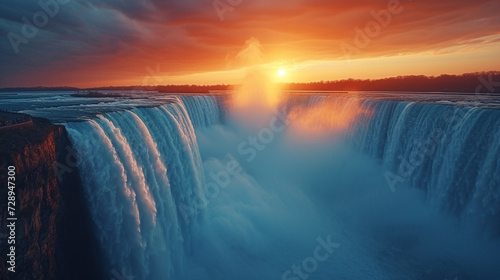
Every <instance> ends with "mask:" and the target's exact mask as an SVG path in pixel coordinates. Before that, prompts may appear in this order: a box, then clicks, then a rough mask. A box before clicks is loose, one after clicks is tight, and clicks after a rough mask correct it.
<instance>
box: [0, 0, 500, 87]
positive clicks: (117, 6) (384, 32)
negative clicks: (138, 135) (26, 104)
mask: <svg viewBox="0 0 500 280" xmlns="http://www.w3.org/2000/svg"><path fill="white" fill-rule="evenodd" d="M56 1H58V2H56ZM40 3H47V5H45V6H44V5H40V4H38V1H2V2H1V3H0V32H1V36H2V39H1V40H0V50H1V54H0V87H12V86H77V87H91V86H117V85H156V84H185V83H189V84H221V83H225V84H228V83H238V82H239V80H241V78H242V76H243V75H244V71H242V69H243V67H245V66H247V65H248V63H249V62H248V60H249V59H250V60H252V61H253V62H252V63H258V64H259V65H260V66H261V67H263V68H265V69H267V70H269V73H272V74H273V75H274V76H275V78H276V79H277V80H278V81H282V82H310V81H320V80H336V79H344V78H382V77H389V76H398V75H411V74H424V75H438V74H444V73H446V74H459V73H464V72H476V71H489V70H500V67H499V66H500V16H499V15H500V2H499V1H498V0H491V1H490V0H479V1H470V0H469V1H466V0H444V1H429V0H413V1H411V0H402V1H401V2H399V1H396V0H361V1H335V0H333V1H332V0H273V1H270V0H221V1H212V0H182V1H181V0H175V1H172V0H141V1H130V0H114V1H104V0H89V1H80V0H72V1H70V0H42V1H41V2H40ZM388 15H390V18H389V17H388ZM377 17H378V19H377ZM25 22H28V23H29V24H35V25H38V26H39V28H37V29H38V30H36V33H35V32H34V31H33V30H34V29H33V28H32V27H29V26H28V25H27V24H26V23H25ZM30 32H31V33H30ZM360 34H361V35H360ZM248 42H253V43H255V45H256V46H257V48H258V49H259V51H260V52H261V55H259V57H251V58H246V59H242V57H241V51H242V49H244V48H245V46H248V45H247V44H248ZM278 73H279V74H278Z"/></svg>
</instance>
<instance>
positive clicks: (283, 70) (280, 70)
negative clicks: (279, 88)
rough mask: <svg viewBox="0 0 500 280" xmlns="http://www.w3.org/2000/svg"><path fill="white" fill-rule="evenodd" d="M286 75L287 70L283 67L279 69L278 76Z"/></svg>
mask: <svg viewBox="0 0 500 280" xmlns="http://www.w3.org/2000/svg"><path fill="white" fill-rule="evenodd" d="M285 75H286V70H285V69H283V68H281V69H279V70H278V77H285Z"/></svg>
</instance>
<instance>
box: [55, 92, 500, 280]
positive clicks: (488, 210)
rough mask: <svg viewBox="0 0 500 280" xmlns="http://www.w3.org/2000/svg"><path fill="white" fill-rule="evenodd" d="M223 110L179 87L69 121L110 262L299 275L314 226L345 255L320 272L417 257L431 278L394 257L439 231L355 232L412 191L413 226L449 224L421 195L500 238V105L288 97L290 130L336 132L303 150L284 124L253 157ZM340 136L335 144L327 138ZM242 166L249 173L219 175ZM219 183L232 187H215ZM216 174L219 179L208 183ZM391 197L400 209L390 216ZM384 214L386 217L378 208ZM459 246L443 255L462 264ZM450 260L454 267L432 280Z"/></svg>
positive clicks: (146, 272) (178, 273)
mask: <svg viewBox="0 0 500 280" xmlns="http://www.w3.org/2000/svg"><path fill="white" fill-rule="evenodd" d="M225 106H227V104H225V102H224V98H222V97H212V96H185V97H176V98H175V99H174V102H171V103H169V104H165V105H162V106H158V107H152V108H135V109H130V110H122V111H118V112H111V113H105V114H101V115H98V116H97V117H96V118H93V119H92V120H88V121H82V122H68V123H66V124H65V125H66V128H67V130H68V133H69V135H70V139H71V141H72V142H73V145H74V146H75V148H76V150H77V152H78V155H79V158H80V164H79V171H80V173H81V177H82V181H83V184H84V187H85V189H86V199H87V201H88V203H89V206H90V209H91V215H92V217H93V221H94V224H95V231H96V232H97V236H98V238H99V241H100V244H101V248H102V251H103V253H104V255H105V257H106V259H107V260H108V261H109V263H110V268H109V269H110V270H112V271H115V272H116V271H118V272H122V271H123V272H124V273H127V274H128V275H133V276H134V277H136V279H236V278H238V279H268V278H273V277H272V275H274V278H273V279H279V278H280V277H282V278H281V279H295V278H288V277H286V275H290V274H289V273H288V272H287V269H289V267H290V266H291V265H293V264H294V263H295V262H296V261H298V260H301V259H304V258H306V257H307V254H311V252H310V251H311V250H310V249H311V247H310V246H313V247H312V249H314V246H316V245H314V244H312V243H311V242H313V243H314V242H315V241H316V240H323V239H321V238H322V237H321V238H320V237H318V235H316V234H325V235H324V236H325V237H326V236H328V238H330V235H327V234H331V235H332V236H333V237H332V238H335V241H338V242H339V244H342V247H339V250H344V251H342V253H339V254H338V255H337V256H336V257H332V259H329V260H328V261H327V262H326V263H324V264H318V266H319V265H321V266H322V268H319V269H320V272H318V275H320V276H322V278H321V277H320V278H318V279H337V278H338V279H354V278H367V277H371V278H373V279H400V276H401V275H402V274H401V273H406V272H408V271H407V269H408V266H411V265H413V264H414V263H418V264H419V266H421V267H418V268H413V267H412V269H415V271H417V272H415V271H412V272H411V273H409V272H408V273H409V275H410V274H411V275H414V276H415V277H416V278H415V279H425V278H426V277H429V275H427V274H425V275H424V274H422V273H423V272H422V273H421V272H420V270H423V269H421V268H422V267H424V266H425V265H427V264H426V263H425V261H422V260H421V259H419V256H420V255H418V254H416V255H414V256H412V257H413V258H411V257H408V259H405V260H401V263H398V264H393V262H394V261H395V259H398V258H399V257H398V256H400V255H398V254H401V253H400V252H401V250H402V249H399V247H398V246H399V244H400V243H397V242H399V241H400V240H401V239H404V240H417V239H419V238H420V239H421V240H420V239H419V241H418V242H421V243H422V244H424V245H426V246H427V247H432V245H429V244H432V242H434V239H432V238H430V237H427V236H426V237H422V236H419V237H415V236H414V234H416V233H414V232H406V231H404V230H406V228H407V227H406V224H404V223H403V224H396V226H397V228H400V229H402V230H396V231H391V234H389V236H391V237H394V240H391V241H387V242H388V244H389V245H387V244H385V243H384V242H386V241H380V240H379V239H378V238H376V237H374V236H378V235H377V234H379V233H377V234H374V236H371V237H370V238H366V239H361V238H360V236H362V234H361V232H365V231H366V229H363V230H360V229H358V227H360V228H363V227H364V226H365V225H370V226H371V225H374V226H373V228H370V230H369V231H368V232H371V231H372V230H375V229H377V230H378V229H379V228H380V227H381V225H380V223H382V222H381V221H383V222H384V223H385V222H386V221H385V219H386V218H388V217H392V218H394V217H396V216H394V215H395V214H398V211H400V209H397V208H396V206H395V205H400V203H401V202H400V201H399V199H407V198H408V196H409V195H411V196H413V197H411V199H410V201H408V202H406V201H405V203H403V205H402V206H401V207H403V208H404V207H408V209H406V210H403V209H401V211H402V213H417V214H416V216H418V217H417V218H415V217H412V218H409V221H408V223H409V224H412V223H414V224H418V225H419V226H421V228H423V230H425V231H428V235H429V236H434V235H433V234H435V233H436V234H444V233H443V232H448V231H442V232H440V231H439V230H438V229H434V227H435V226H436V225H440V224H441V223H442V220H440V219H441V218H438V217H436V218H435V214H429V213H434V212H432V211H431V210H429V211H428V210H427V208H425V207H424V206H421V205H420V202H421V201H424V202H425V203H427V204H429V205H431V206H432V207H433V208H434V209H439V211H441V212H442V213H446V214H449V215H451V216H453V217H455V219H456V220H458V221H459V224H460V226H461V227H462V228H471V229H474V231H476V232H479V235H482V236H483V237H486V239H493V240H495V238H497V237H498V236H499V235H500V220H499V219H498V215H499V214H500V213H499V211H500V201H499V200H500V174H499V173H498V170H500V111H496V110H491V109H478V108H469V107H458V106H453V105H440V104H429V103H415V102H405V101H390V100H381V99H380V100H377V99H369V98H357V97H350V96H338V97H333V96H296V97H291V98H288V99H287V100H286V101H284V103H283V104H282V108H281V110H282V111H284V112H286V113H285V114H287V115H288V118H287V120H288V122H289V125H288V128H287V130H290V131H294V130H298V131H300V130H303V131H307V134H308V135H309V136H310V135H313V136H314V137H317V134H315V133H316V132H317V130H316V129H319V131H322V130H331V131H332V133H331V135H330V136H332V138H331V139H329V140H328V139H327V141H324V142H321V144H319V145H320V146H321V147H320V148H318V149H316V148H308V149H310V150H311V152H305V151H306V150H304V151H297V149H295V147H294V148H293V149H291V148H290V143H289V142H287V141H288V140H287V137H288V136H289V135H288V134H287V132H283V134H282V135H276V137H274V136H273V137H272V139H271V141H274V142H272V143H269V144H268V145H267V146H265V147H264V149H262V150H263V151H265V152H264V153H261V154H260V155H259V157H256V158H257V159H256V160H255V162H252V163H247V162H246V161H245V160H244V158H243V159H242V158H241V157H240V156H241V155H238V154H235V153H234V152H235V151H236V150H237V149H236V147H238V145H239V144H240V143H241V141H244V140H245V138H241V135H242V134H244V133H247V132H248V131H245V130H242V131H238V128H236V127H235V123H234V122H233V123H230V124H227V123H226V122H225V121H226V118H228V116H227V114H226V112H225ZM255 113H256V114H258V113H259V112H255ZM266 131H267V132H268V133H273V132H272V131H271V130H269V129H268V130H266ZM253 139H257V140H258V139H259V138H258V137H254V138H253ZM338 141H342V145H341V146H339V145H334V146H333V148H332V147H330V144H329V142H332V143H333V142H338ZM318 143H319V142H318ZM325 143H326V144H325ZM266 144H267V143H266ZM213 147H217V149H215V150H212V148H213ZM249 147H250V146H249ZM350 149H352V150H353V151H351V150H350ZM224 150H227V153H226V154H223V155H220V154H219V152H220V151H224ZM262 150H259V151H256V153H257V152H260V151H262ZM307 151H309V150H307ZM204 153H205V154H204ZM231 153H233V154H231ZM264 154H265V155H264ZM267 154H269V155H267ZM289 154H290V156H288V155H289ZM204 155H205V156H206V157H204ZM329 157H331V159H329ZM301 160H303V161H304V164H302V163H301V162H300V161H301ZM230 164H231V166H232V167H231V168H228V167H227V166H230ZM308 164H309V165H308ZM282 166H283V167H282ZM360 166H363V169H360ZM236 167H239V168H240V169H242V170H243V171H242V172H241V173H238V174H236V173H235V174H232V175H231V176H229V175H228V174H226V173H224V172H225V171H224V168H226V169H225V170H228V169H230V170H233V171H234V170H236V169H237V168H236ZM327 167H328V168H332V170H327ZM285 177H290V178H285ZM365 177H366V178H365ZM224 180H226V181H225V182H227V184H223V183H220V182H221V181H224ZM308 181H310V182H308ZM309 183H310V185H309ZM217 184H219V186H220V185H224V186H223V187H221V188H219V189H217V192H214V193H215V194H214V195H212V194H207V193H206V192H207V189H206V187H207V186H212V187H213V186H216V187H217ZM411 189H414V190H418V191H420V192H421V193H423V197H419V195H418V194H415V193H413V192H411ZM212 190H213V189H212ZM365 191H368V192H367V193H363V192H365ZM373 194H375V198H373V197H370V196H372V195H373ZM366 196H368V197H369V199H368V200H366ZM370 199H371V200H370ZM351 200H352V201H351ZM377 200H378V201H377ZM387 205H391V206H390V207H393V208H390V207H389V208H387V209H389V210H390V211H389V212H384V211H388V210H387V209H385V208H384V207H386V206H387ZM298 206H300V207H298ZM302 207H303V208H302ZM398 207H399V206H398ZM411 207H414V208H411ZM410 208H411V209H410ZM377 211H380V212H381V213H383V215H385V216H383V218H380V217H372V216H373V213H378V212H377ZM420 213H422V214H420ZM329 215H330V216H329ZM434 218H435V220H434ZM364 219H368V221H364ZM351 220H352V221H351ZM389 220H390V219H389ZM393 220H396V221H399V220H398V219H396V218H394V219H393ZM431 220H432V221H431ZM358 221H363V223H361V224H362V225H361V226H360V225H358V224H357V222H358ZM405 223H406V221H405ZM367 227H368V226H367ZM450 228H452V227H450ZM354 229H355V230H354ZM349 230H354V231H355V233H353V234H351V233H349ZM384 230H385V229H384ZM433 230H435V231H433ZM446 230H448V228H446ZM317 232H318V233H317ZM382 235H384V234H382ZM385 235H387V234H385ZM385 235H384V236H385ZM426 238H427V239H426ZM431 241H432V242H431ZM412 242H415V243H417V241H412ZM410 243H411V242H410ZM290 244H294V245H293V246H290ZM381 244H383V245H381ZM474 244H475V243H474ZM424 245H422V247H423V248H427V247H426V246H424ZM274 246H276V248H278V249H277V250H278V251H276V252H275V251H274V249H273V248H274ZM339 246H340V245H339ZM471 246H472V245H471ZM481 246H482V245H481ZM497 247H498V246H497ZM340 248H341V249H340ZM477 248H482V247H479V245H477ZM491 248H493V249H494V248H496V247H491ZM269 250H270V251H269ZM477 250H480V249H477ZM455 251H456V250H455ZM455 251H453V250H451V252H452V253H446V254H449V256H451V257H450V258H451V259H453V261H456V263H458V264H459V266H460V264H461V262H460V261H461V259H460V258H461V257H457V258H458V260H456V259H454V258H455V257H456V255H455V254H454V252H455ZM328 252H330V251H328ZM446 252H447V251H446ZM330 253H331V252H330ZM332 254H333V255H334V254H335V253H332ZM429 254H431V253H429ZM443 254H445V253H443ZM417 255H418V256H417ZM447 256H448V255H447ZM471 256H475V255H474V254H471ZM464 262H465V261H464ZM352 263H356V264H357V265H356V266H350V265H348V264H352ZM422 263H423V264H422ZM391 265H393V266H394V268H391V269H387V267H388V266H391ZM487 265H489V263H488V264H487ZM449 267H451V268H449ZM455 268H456V266H454V265H449V264H448V263H446V265H443V266H441V267H439V268H436V269H435V271H434V272H433V273H434V274H432V277H437V276H439V277H441V276H443V275H445V274H443V273H444V272H443V271H448V270H452V269H455ZM490 268H491V266H487V269H490ZM321 269H322V270H321ZM433 269H434V268H433ZM471 271H473V272H474V273H475V272H476V271H480V269H476V268H475V269H474V270H471ZM282 273H283V274H282ZM287 273H288V274H287ZM467 273H469V272H467ZM488 273H489V272H488ZM495 273H496V272H493V274H491V275H495V276H496V275H498V274H495ZM111 275H113V273H111ZM270 275H271V276H270ZM282 275H284V276H282ZM485 275H487V276H486V277H489V276H490V274H485ZM266 277H267V278H266ZM290 277H291V276H290ZM297 279H298V278H297ZM443 279H444V278H443Z"/></svg>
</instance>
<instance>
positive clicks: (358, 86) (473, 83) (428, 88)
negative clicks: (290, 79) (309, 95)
mask: <svg viewBox="0 0 500 280" xmlns="http://www.w3.org/2000/svg"><path fill="white" fill-rule="evenodd" d="M285 89H288V90H318V91H323V90H328V91H332V90H333V91H358V90H359V91H421V92H478V93H479V92H481V93H500V72H498V71H493V72H477V73H466V74H462V75H441V76H431V77H429V76H423V75H421V76H398V77H392V78H385V79H377V80H357V79H347V80H339V81H321V82H314V83H291V84H287V85H285Z"/></svg>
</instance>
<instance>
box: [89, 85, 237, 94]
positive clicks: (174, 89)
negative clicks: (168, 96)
mask: <svg viewBox="0 0 500 280" xmlns="http://www.w3.org/2000/svg"><path fill="white" fill-rule="evenodd" d="M230 88H232V86H230V85H203V86H198V85H166V86H131V87H99V88H88V89H86V90H96V91H99V90H144V91H158V92H163V93H209V92H210V91H211V90H228V89H230Z"/></svg>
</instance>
